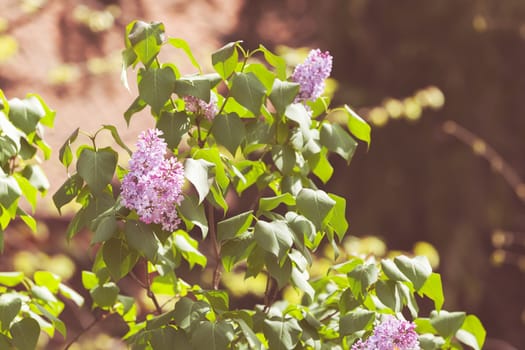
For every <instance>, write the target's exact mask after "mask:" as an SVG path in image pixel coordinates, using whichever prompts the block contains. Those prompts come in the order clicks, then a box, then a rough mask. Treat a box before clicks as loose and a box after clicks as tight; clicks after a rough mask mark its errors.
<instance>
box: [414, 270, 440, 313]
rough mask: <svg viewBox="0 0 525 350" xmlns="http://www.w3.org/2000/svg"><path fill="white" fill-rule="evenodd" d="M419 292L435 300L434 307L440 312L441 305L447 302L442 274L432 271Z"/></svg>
mask: <svg viewBox="0 0 525 350" xmlns="http://www.w3.org/2000/svg"><path fill="white" fill-rule="evenodd" d="M419 292H420V293H422V294H423V295H425V296H427V297H429V298H430V299H432V300H433V301H434V307H435V308H436V310H437V311H438V312H439V311H440V310H441V307H442V306H443V303H444V302H445V296H444V295H443V286H442V284H441V275H440V274H438V273H432V274H431V275H430V276H429V277H428V279H427V281H426V282H425V284H424V285H423V287H422V288H421V289H420V290H419Z"/></svg>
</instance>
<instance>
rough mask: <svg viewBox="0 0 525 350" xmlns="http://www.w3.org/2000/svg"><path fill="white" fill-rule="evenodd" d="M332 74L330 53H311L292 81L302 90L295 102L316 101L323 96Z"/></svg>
mask: <svg viewBox="0 0 525 350" xmlns="http://www.w3.org/2000/svg"><path fill="white" fill-rule="evenodd" d="M331 72H332V56H331V55H330V53H329V52H328V51H325V52H322V51H321V50H319V49H315V50H312V51H310V53H309V54H308V57H307V58H306V60H305V61H304V62H303V63H301V64H299V65H297V66H296V67H295V70H294V72H293V74H292V77H291V80H292V81H294V82H296V83H299V85H300V90H299V95H297V97H296V99H295V102H305V101H314V100H316V99H317V98H319V97H320V96H321V94H322V93H323V91H324V88H325V80H326V78H328V77H329V76H330V73H331Z"/></svg>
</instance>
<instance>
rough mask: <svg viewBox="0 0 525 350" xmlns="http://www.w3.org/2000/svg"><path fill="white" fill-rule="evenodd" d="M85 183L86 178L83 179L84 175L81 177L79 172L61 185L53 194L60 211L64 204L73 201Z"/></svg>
mask: <svg viewBox="0 0 525 350" xmlns="http://www.w3.org/2000/svg"><path fill="white" fill-rule="evenodd" d="M83 185H84V180H82V177H80V175H79V174H78V173H75V174H73V175H71V177H70V178H68V179H67V180H66V181H65V182H64V184H62V186H60V188H59V189H58V190H57V191H56V193H55V194H54V195H53V202H54V203H55V207H56V208H57V209H58V212H59V213H60V209H61V208H62V207H63V206H64V205H66V204H67V203H69V202H71V201H72V200H73V199H74V198H75V197H76V196H77V195H78V194H79V193H80V189H81V188H82V186H83Z"/></svg>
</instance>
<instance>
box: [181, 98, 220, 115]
mask: <svg viewBox="0 0 525 350" xmlns="http://www.w3.org/2000/svg"><path fill="white" fill-rule="evenodd" d="M183 99H184V103H185V104H186V109H187V110H188V111H189V112H192V113H198V114H202V115H203V116H204V117H206V119H208V120H213V118H215V116H216V115H217V112H218V111H219V108H218V107H217V96H215V94H214V93H211V94H210V102H206V101H204V100H201V99H200V98H198V97H194V96H184V98H183Z"/></svg>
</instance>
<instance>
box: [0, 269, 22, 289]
mask: <svg viewBox="0 0 525 350" xmlns="http://www.w3.org/2000/svg"><path fill="white" fill-rule="evenodd" d="M23 280H24V273H23V272H0V284H2V285H4V286H7V287H14V286H16V285H18V284H20V283H22V281H23Z"/></svg>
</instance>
